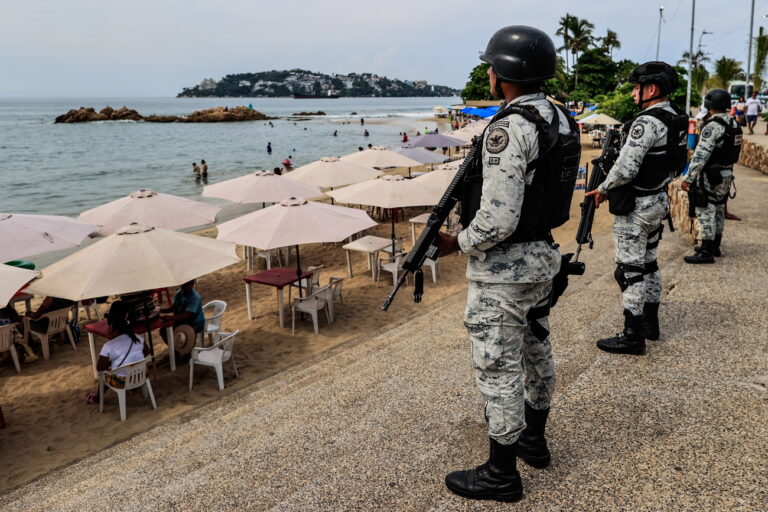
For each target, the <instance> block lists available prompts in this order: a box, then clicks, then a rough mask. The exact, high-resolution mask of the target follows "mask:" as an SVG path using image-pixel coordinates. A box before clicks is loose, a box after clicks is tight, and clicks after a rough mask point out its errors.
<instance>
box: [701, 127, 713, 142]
mask: <svg viewBox="0 0 768 512" xmlns="http://www.w3.org/2000/svg"><path fill="white" fill-rule="evenodd" d="M710 135H712V128H704V131H703V132H701V138H702V139H708V138H709V137H710Z"/></svg>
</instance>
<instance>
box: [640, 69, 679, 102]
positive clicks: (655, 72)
mask: <svg viewBox="0 0 768 512" xmlns="http://www.w3.org/2000/svg"><path fill="white" fill-rule="evenodd" d="M627 81H628V82H632V83H633V84H640V85H648V84H656V85H658V86H659V87H660V88H661V95H662V96H666V95H667V94H669V93H670V92H672V91H674V90H675V89H677V86H678V84H679V81H678V78H677V71H675V68H673V67H672V66H670V65H669V64H667V63H666V62H659V61H651V62H646V63H645V64H640V65H639V66H637V67H636V68H635V69H633V70H632V73H630V75H629V78H628V79H627ZM650 99H651V98H649V100H650Z"/></svg>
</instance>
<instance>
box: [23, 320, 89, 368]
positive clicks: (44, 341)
mask: <svg viewBox="0 0 768 512" xmlns="http://www.w3.org/2000/svg"><path fill="white" fill-rule="evenodd" d="M71 311H72V308H71V307H69V308H64V309H59V310H57V311H51V312H50V313H46V314H44V315H41V316H40V318H38V319H37V320H41V319H43V318H48V331H47V332H35V331H33V330H32V329H30V325H31V322H30V320H31V319H30V318H29V317H24V335H25V336H30V335H31V336H34V337H35V338H37V339H38V340H40V345H41V346H42V347H43V359H48V358H49V357H50V356H51V347H50V345H49V344H48V339H49V338H50V337H51V336H53V335H54V334H59V333H62V332H66V333H67V337H68V338H69V342H70V343H71V344H72V349H73V350H77V345H75V337H74V336H73V335H72V330H71V329H70V328H69V313H70V312H71Z"/></svg>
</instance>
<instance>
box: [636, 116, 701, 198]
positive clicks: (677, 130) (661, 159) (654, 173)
mask: <svg viewBox="0 0 768 512" xmlns="http://www.w3.org/2000/svg"><path fill="white" fill-rule="evenodd" d="M640 115H643V116H651V117H654V118H656V119H658V120H659V121H661V122H662V123H663V124H664V126H666V128H667V144H666V145H665V146H664V147H661V148H656V147H653V148H650V149H649V150H648V152H647V153H646V154H645V158H643V162H642V163H641V164H640V171H639V172H638V173H637V176H636V177H635V179H634V180H632V182H631V183H632V188H633V189H634V190H635V195H636V196H644V195H653V194H658V193H659V192H661V191H662V190H663V189H664V186H665V185H666V183H667V182H668V181H670V180H671V179H674V178H676V177H678V176H680V174H682V172H683V169H685V164H686V163H687V162H688V148H687V147H686V142H687V141H686V139H687V136H686V135H687V133H688V116H686V115H685V114H682V113H681V112H679V111H678V110H677V109H675V112H670V111H668V110H667V109H664V108H652V109H650V110H646V111H644V112H643V113H642V114H640ZM638 117H639V116H638ZM635 119H637V118H635ZM635 119H633V120H631V121H628V122H626V123H624V126H623V127H622V129H621V130H622V139H623V143H624V144H626V143H627V140H628V139H629V137H628V135H629V129H630V127H631V126H632V123H634V121H635Z"/></svg>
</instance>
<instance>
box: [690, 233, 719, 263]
mask: <svg viewBox="0 0 768 512" xmlns="http://www.w3.org/2000/svg"><path fill="white" fill-rule="evenodd" d="M722 241H723V235H716V236H715V245H714V247H713V248H712V256H715V257H716V258H719V257H720V256H722V255H723V254H722V253H721V252H720V242H722ZM701 249H702V246H701V245H697V246H696V247H694V248H693V250H694V251H696V252H701Z"/></svg>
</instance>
